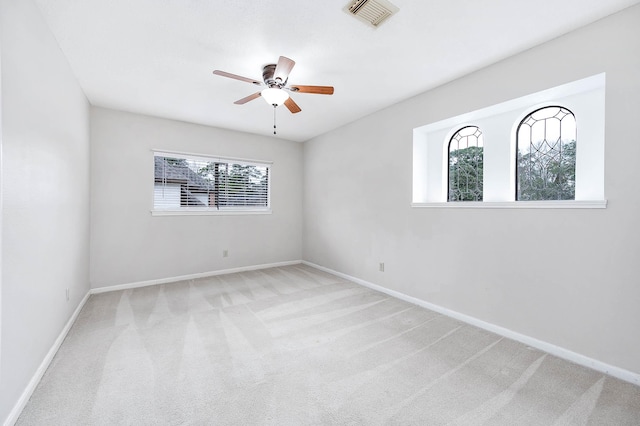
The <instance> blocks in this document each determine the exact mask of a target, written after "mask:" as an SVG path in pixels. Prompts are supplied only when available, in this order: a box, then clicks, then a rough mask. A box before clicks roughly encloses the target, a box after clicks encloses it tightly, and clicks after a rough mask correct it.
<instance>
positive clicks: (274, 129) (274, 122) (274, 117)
mask: <svg viewBox="0 0 640 426" xmlns="http://www.w3.org/2000/svg"><path fill="white" fill-rule="evenodd" d="M277 106H278V105H276V104H273V134H274V135H275V134H276V107H277Z"/></svg>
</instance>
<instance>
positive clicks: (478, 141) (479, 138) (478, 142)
mask: <svg viewBox="0 0 640 426" xmlns="http://www.w3.org/2000/svg"><path fill="white" fill-rule="evenodd" d="M466 129H475V131H474V132H473V133H471V134H469V135H463V134H462V132H463V131H464V130H466ZM472 136H473V137H474V138H475V147H480V148H484V134H483V132H482V130H480V127H479V126H476V125H473V124H468V125H465V126H462V127H460V128H458V129H457V130H455V131H454V132H453V134H452V135H451V137H450V138H449V141H448V143H447V162H446V170H447V173H446V179H447V181H446V183H447V188H446V191H447V192H446V196H447V202H460V201H482V199H483V195H484V191H483V169H482V168H481V169H480V171H479V173H478V170H476V179H479V186H480V191H479V196H478V197H476V199H474V200H457V199H455V200H452V199H451V198H452V197H451V172H452V167H451V145H452V143H454V141H458V142H459V141H460V140H461V139H462V138H466V139H467V143H466V145H467V147H466V148H470V147H472V146H474V145H471V146H470V145H469V143H468V138H469V137H472ZM466 148H462V149H466ZM460 149H461V148H459V145H458V148H456V150H460ZM481 157H482V158H483V157H484V152H483V153H482V154H481ZM477 166H478V164H476V168H477Z"/></svg>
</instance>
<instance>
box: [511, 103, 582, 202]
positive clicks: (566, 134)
mask: <svg viewBox="0 0 640 426" xmlns="http://www.w3.org/2000/svg"><path fill="white" fill-rule="evenodd" d="M516 152H517V153H516V155H517V157H516V168H517V170H516V200H521V201H529V200H575V198H576V118H575V116H574V115H573V113H572V112H571V111H569V110H568V109H566V108H564V107H561V106H549V107H544V108H540V109H538V110H536V111H533V112H532V113H531V114H529V115H528V116H526V117H525V118H524V119H523V120H522V121H521V122H520V124H519V125H518V130H517V134H516Z"/></svg>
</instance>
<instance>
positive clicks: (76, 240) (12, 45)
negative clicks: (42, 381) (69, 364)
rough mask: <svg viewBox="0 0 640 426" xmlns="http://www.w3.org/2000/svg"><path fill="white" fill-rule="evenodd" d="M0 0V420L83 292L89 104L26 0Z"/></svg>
mask: <svg viewBox="0 0 640 426" xmlns="http://www.w3.org/2000/svg"><path fill="white" fill-rule="evenodd" d="M0 8H1V9H0V24H1V25H0V27H1V38H0V40H1V42H2V144H3V146H2V150H3V152H2V181H1V182H2V197H3V203H4V204H3V207H2V245H3V252H2V281H1V285H2V287H1V293H2V296H1V300H2V310H1V314H2V320H1V324H2V330H1V333H2V340H1V343H2V346H1V355H0V422H4V420H5V419H6V418H7V417H8V415H9V413H10V411H11V410H12V409H13V407H14V406H16V403H17V402H18V400H19V398H20V396H21V394H22V393H23V391H24V390H25V389H26V388H27V385H28V383H29V381H30V380H31V378H32V377H33V376H34V373H35V372H36V371H37V369H38V367H39V366H40V364H41V362H42V361H43V359H44V358H45V356H46V355H47V352H48V351H49V350H50V349H51V347H52V345H53V343H54V342H55V340H56V339H57V337H58V336H59V334H60V332H61V331H62V329H63V328H64V325H65V323H66V322H67V321H68V320H69V318H70V317H71V315H72V314H73V311H74V310H75V309H76V307H77V306H78V305H79V303H80V301H81V300H82V298H83V297H84V296H85V295H86V294H87V292H88V291H89V256H88V253H89V104H88V102H87V100H86V98H85V96H84V94H83V93H82V91H81V89H80V87H79V85H78V83H77V82H76V80H75V77H74V76H73V73H72V72H71V69H70V68H69V65H68V63H67V61H66V59H65V57H64V56H63V54H62V52H61V51H60V49H59V47H58V45H57V43H56V41H55V39H54V38H53V35H52V34H51V33H50V32H49V29H48V27H47V26H46V24H45V22H44V20H43V18H42V17H41V15H40V12H39V10H38V9H37V7H36V6H35V5H34V4H33V2H32V1H31V0H4V1H2V3H1V4H0ZM67 288H69V290H70V300H69V301H68V302H67V301H66V294H65V293H66V289H67Z"/></svg>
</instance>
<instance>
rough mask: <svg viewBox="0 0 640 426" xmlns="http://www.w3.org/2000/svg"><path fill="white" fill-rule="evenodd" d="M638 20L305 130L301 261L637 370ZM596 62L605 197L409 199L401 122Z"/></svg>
mask: <svg viewBox="0 0 640 426" xmlns="http://www.w3.org/2000/svg"><path fill="white" fill-rule="evenodd" d="M638 23H640V6H635V7H633V8H630V9H627V10H626V11H623V12H621V13H618V14H616V15H612V16H611V17H608V18H606V19H604V20H602V21H599V22H596V23H594V24H592V25H589V26H587V27H584V28H582V29H580V30H578V31H575V32H572V33H570V34H567V35H565V36H563V37H560V38H558V39H556V40H553V41H551V42H549V43H546V44H543V45H541V46H538V47H536V48H534V49H531V50H529V51H526V52H524V53H522V54H519V55H516V56H514V57H511V58H509V59H507V60H504V61H502V62H500V63H498V64H495V65H493V66H490V67H487V68H485V69H482V70H480V71H478V72H475V73H473V74H471V75H469V76H466V77H464V78H461V79H459V80H456V81H453V82H451V83H449V84H446V85H444V86H441V87H438V88H436V89H433V90H431V91H429V92H427V93H424V94H422V95H420V96H417V97H415V98H412V99H410V100H407V101H405V102H401V103H399V104H397V105H395V106H392V107H390V108H388V109H385V110H383V111H380V112H377V113H375V114H372V115H370V116H368V117H365V118H363V119H361V120H358V121H357V122H355V123H352V124H350V125H347V126H344V127H342V128H340V129H337V130H335V131H332V132H330V133H328V134H325V135H322V136H320V137H317V138H315V139H313V140H311V141H309V142H307V143H306V144H305V147H304V172H305V183H304V194H305V195H304V204H303V205H304V233H303V235H304V246H303V257H304V259H305V260H307V261H310V262H312V263H315V264H319V265H321V266H324V267H327V268H330V269H333V270H336V271H339V272H342V273H345V274H348V275H351V276H354V277H357V278H360V279H363V280H366V281H369V282H371V283H374V284H378V285H381V286H384V287H386V288H389V289H391V290H395V291H399V292H401V293H404V294H406V295H409V296H413V297H416V298H419V299H422V300H425V301H427V302H430V303H433V304H435V305H439V306H441V307H444V308H447V309H450V310H453V311H457V312H459V313H462V314H466V315H468V316H472V317H475V318H477V319H480V320H483V321H486V322H489V323H493V324H495V325H498V326H502V327H505V328H507V329H510V330H513V331H515V332H517V333H521V334H524V335H527V336H530V337H533V338H536V339H539V340H542V341H545V342H548V343H551V344H553V345H557V346H560V347H563V348H566V349H569V350H571V351H574V352H577V353H579V354H582V355H584V356H587V357H589V358H592V359H596V360H599V361H601V362H603V363H607V364H610V365H614V366H617V367H620V368H622V369H626V370H628V371H631V372H635V373H640V339H638V329H639V327H640V309H639V306H640V285H639V284H638V283H639V282H640V278H639V276H640V264H639V263H638V258H639V256H640V226H639V225H638V217H640V197H639V196H638V194H639V193H640V192H639V191H638V188H637V187H636V186H635V185H637V183H638V182H640V168H638V167H637V166H635V165H633V163H634V162H635V160H636V159H638V158H640V143H638V137H637V132H636V131H635V123H637V120H638V117H640V78H638V75H639V73H640V25H638ZM433 60H437V58H434V59H433ZM601 72H606V75H607V86H606V117H605V119H606V142H605V144H606V145H605V146H606V154H605V196H606V198H607V199H608V200H609V206H608V208H607V209H604V210H597V209H596V210H536V209H534V210H529V209H504V210H494V209H452V208H443V209H426V208H424V209H412V208H411V207H410V205H411V199H412V138H413V135H412V129H414V128H416V127H419V126H422V125H425V124H429V123H433V122H436V121H439V120H443V119H446V118H448V117H453V116H456V115H459V114H462V113H465V112H469V111H473V110H476V109H480V108H483V107H488V106H491V105H494V104H497V103H500V102H504V101H507V100H510V99H513V98H516V97H520V96H523V95H527V94H530V93H534V92H537V91H540V90H543V89H547V88H550V87H554V86H558V85H560V84H564V83H567V82H570V81H574V80H578V79H581V78H584V77H588V76H591V75H595V74H598V73H601ZM578 120H579V118H578ZM579 137H580V129H578V138H579ZM578 143H579V142H578ZM578 149H579V148H578ZM379 262H384V263H385V272H379V271H378V263H379Z"/></svg>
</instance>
